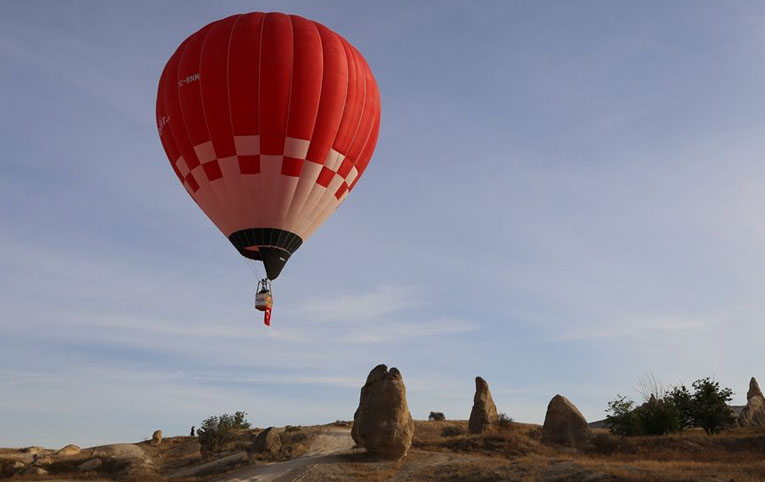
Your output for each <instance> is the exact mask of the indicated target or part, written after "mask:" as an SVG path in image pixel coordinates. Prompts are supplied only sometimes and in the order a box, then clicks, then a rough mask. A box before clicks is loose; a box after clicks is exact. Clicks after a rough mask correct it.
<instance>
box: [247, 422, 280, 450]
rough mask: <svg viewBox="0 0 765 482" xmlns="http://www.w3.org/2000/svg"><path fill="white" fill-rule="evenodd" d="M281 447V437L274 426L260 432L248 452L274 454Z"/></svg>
mask: <svg viewBox="0 0 765 482" xmlns="http://www.w3.org/2000/svg"><path fill="white" fill-rule="evenodd" d="M281 448H282V439H281V437H280V436H279V433H278V432H277V431H276V429H275V428H274V427H268V428H267V429H265V430H263V431H262V432H260V433H259V434H258V435H257V436H256V437H255V440H253V442H252V447H250V453H252V454H263V455H270V456H275V455H277V454H278V453H279V450H281Z"/></svg>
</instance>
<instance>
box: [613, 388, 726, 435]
mask: <svg viewBox="0 0 765 482" xmlns="http://www.w3.org/2000/svg"><path fill="white" fill-rule="evenodd" d="M692 386H693V393H691V392H690V391H688V389H687V388H686V387H685V386H684V385H680V386H676V387H673V388H672V389H671V390H670V391H669V392H663V390H662V393H664V394H663V396H661V397H657V396H654V394H653V393H652V394H651V398H650V399H649V400H648V401H647V402H646V403H644V404H642V405H640V406H636V405H635V402H633V401H632V400H630V399H628V398H627V397H624V396H622V395H617V398H616V400H613V401H611V402H609V403H608V410H606V412H607V413H608V415H607V416H606V426H607V427H608V428H609V429H610V430H611V432H612V433H614V434H616V435H621V436H631V435H663V434H667V433H672V432H679V431H681V430H685V429H686V428H689V427H701V428H703V429H704V431H706V433H708V434H713V433H717V432H719V431H720V430H722V429H723V428H724V427H725V426H726V425H728V424H730V423H732V422H733V420H734V416H733V414H732V413H731V410H730V407H728V402H730V400H731V398H732V395H733V391H732V390H731V389H730V388H720V384H719V383H718V382H715V381H713V380H711V379H710V378H703V379H700V380H696V381H695V382H693V385H692Z"/></svg>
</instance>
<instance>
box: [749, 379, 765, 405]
mask: <svg viewBox="0 0 765 482" xmlns="http://www.w3.org/2000/svg"><path fill="white" fill-rule="evenodd" d="M755 396H757V397H760V398H765V397H763V395H762V392H761V391H760V385H759V384H758V383H757V379H756V378H754V377H752V379H751V380H749V391H748V392H746V400H747V401H749V400H750V399H751V398H752V397H755Z"/></svg>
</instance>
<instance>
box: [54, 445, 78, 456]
mask: <svg viewBox="0 0 765 482" xmlns="http://www.w3.org/2000/svg"><path fill="white" fill-rule="evenodd" d="M79 453H80V447H78V446H76V445H74V444H69V445H67V446H65V447H62V448H61V450H59V451H58V452H56V455H77V454H79Z"/></svg>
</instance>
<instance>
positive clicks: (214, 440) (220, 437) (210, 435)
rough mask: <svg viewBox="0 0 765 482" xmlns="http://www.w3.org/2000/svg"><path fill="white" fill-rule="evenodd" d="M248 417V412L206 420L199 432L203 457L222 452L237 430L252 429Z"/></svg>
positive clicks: (225, 414)
mask: <svg viewBox="0 0 765 482" xmlns="http://www.w3.org/2000/svg"><path fill="white" fill-rule="evenodd" d="M246 416H247V412H236V413H235V414H234V415H229V414H227V413H224V414H223V415H221V416H219V417H215V416H213V417H210V418H207V419H205V420H204V421H203V422H202V425H201V427H200V428H199V430H198V431H197V436H198V440H199V445H200V449H201V451H202V455H205V456H207V455H210V454H214V453H219V452H221V451H222V450H223V447H224V445H225V444H226V442H229V441H231V440H232V439H233V435H234V432H235V431H236V430H241V429H248V428H250V424H249V422H247V420H246V419H245V417H246Z"/></svg>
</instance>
